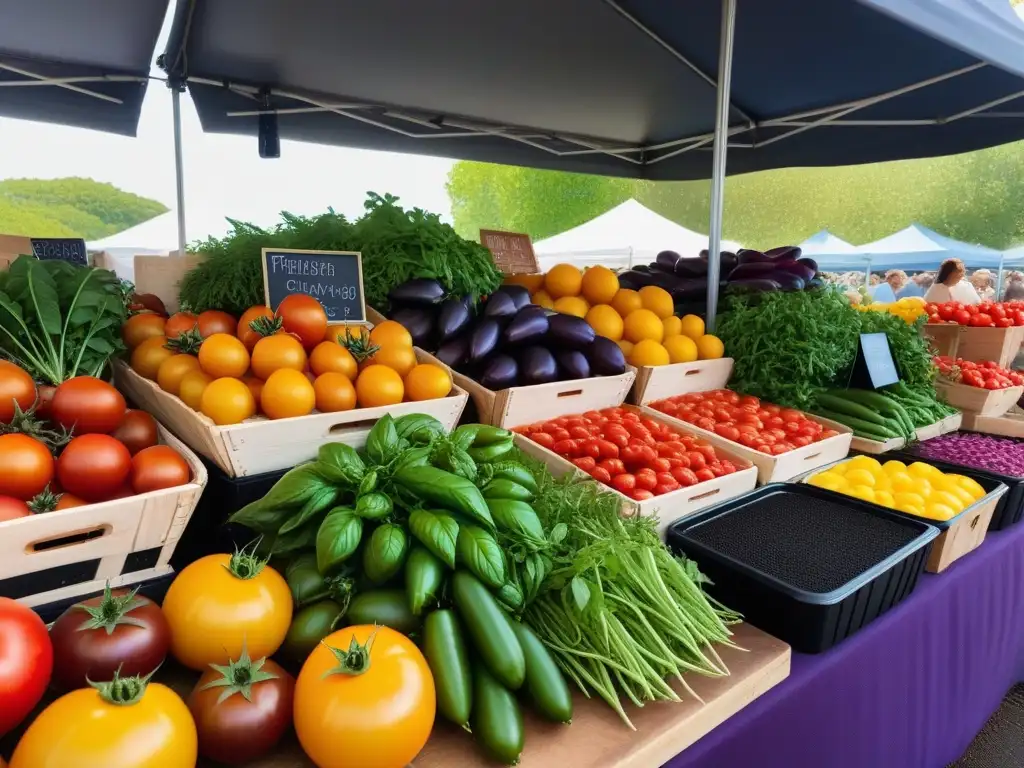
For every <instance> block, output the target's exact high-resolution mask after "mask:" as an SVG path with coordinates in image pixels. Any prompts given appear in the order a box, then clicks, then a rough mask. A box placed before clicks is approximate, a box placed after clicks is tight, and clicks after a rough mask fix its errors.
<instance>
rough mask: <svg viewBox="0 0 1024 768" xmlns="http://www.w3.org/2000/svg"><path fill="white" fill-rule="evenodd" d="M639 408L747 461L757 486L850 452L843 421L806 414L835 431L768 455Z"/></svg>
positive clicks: (848, 432) (777, 480) (850, 435)
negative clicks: (755, 470) (798, 445)
mask: <svg viewBox="0 0 1024 768" xmlns="http://www.w3.org/2000/svg"><path fill="white" fill-rule="evenodd" d="M642 410H643V412H644V415H645V416H653V417H660V418H661V420H662V421H664V422H665V423H666V424H671V425H672V426H673V427H675V428H676V429H683V430H686V431H687V432H692V433H693V434H695V435H699V436H700V437H703V438H704V439H705V440H707V441H708V442H709V443H711V444H712V445H714V446H715V448H719V447H721V448H724V449H726V450H728V451H730V452H732V453H733V454H735V455H737V456H739V457H740V458H742V459H744V460H745V461H748V462H750V463H751V464H753V465H754V466H755V467H757V482H758V483H759V484H761V485H765V484H767V483H781V482H783V481H784V480H791V479H792V478H794V477H798V476H799V475H803V474H805V473H807V472H810V471H812V470H814V469H817V468H818V467H823V466H825V465H826V464H832V463H834V462H836V461H838V460H840V459H843V458H846V456H847V455H848V454H849V453H850V445H851V440H852V438H853V430H851V429H850V428H849V427H848V426H846V425H845V424H839V423H838V422H835V421H829V420H828V419H823V418H821V417H819V416H814V415H811V414H806V415H807V418H809V419H810V420H811V421H816V422H818V423H819V424H821V425H822V426H824V427H825V428H826V429H834V430H835V431H836V432H838V433H839V434H838V435H836V436H835V437H830V438H828V439H826V440H821V441H819V442H817V443H811V444H810V445H805V446H803V447H802V448H794V449H793V450H792V451H788V452H786V453H782V454H779V455H778V456H769V455H768V454H765V453H761V452H760V451H755V450H754V449H753V448H747V447H746V446H745V445H740V444H739V443H735V442H733V441H732V440H726V439H725V438H724V437H720V436H719V435H717V434H715V433H714V432H709V431H708V430H706V429H700V428H699V427H695V426H694V425H693V424H689V423H687V422H685V421H681V420H680V419H677V418H675V417H673V416H669V415H667V414H664V413H662V412H661V411H656V410H654V409H653V408H651V407H649V406H644V407H643V408H642Z"/></svg>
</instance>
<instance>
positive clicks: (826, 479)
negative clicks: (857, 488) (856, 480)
mask: <svg viewBox="0 0 1024 768" xmlns="http://www.w3.org/2000/svg"><path fill="white" fill-rule="evenodd" d="M807 484H808V485H813V486H815V487H816V488H824V489H825V490H827V491H838V492H840V493H841V492H842V490H843V489H844V488H845V487H846V485H847V482H846V478H845V477H843V476H842V475H837V474H835V473H834V472H821V473H819V474H817V475H813V476H812V477H811V478H809V479H808V480H807Z"/></svg>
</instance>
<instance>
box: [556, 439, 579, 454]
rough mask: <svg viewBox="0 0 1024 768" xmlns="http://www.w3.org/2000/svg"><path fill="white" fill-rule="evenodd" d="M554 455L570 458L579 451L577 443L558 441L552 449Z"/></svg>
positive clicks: (574, 441)
mask: <svg viewBox="0 0 1024 768" xmlns="http://www.w3.org/2000/svg"><path fill="white" fill-rule="evenodd" d="M551 450H553V451H554V452H555V453H557V454H558V455H559V456H563V457H565V458H572V457H573V456H575V455H576V454H577V452H578V451H579V442H578V441H577V440H569V439H566V440H559V441H558V442H556V443H555V444H554V445H553V446H552V447H551Z"/></svg>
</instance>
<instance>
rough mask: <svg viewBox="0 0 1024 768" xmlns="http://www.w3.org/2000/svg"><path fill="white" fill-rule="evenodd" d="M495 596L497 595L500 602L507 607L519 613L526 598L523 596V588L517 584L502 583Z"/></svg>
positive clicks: (512, 611)
mask: <svg viewBox="0 0 1024 768" xmlns="http://www.w3.org/2000/svg"><path fill="white" fill-rule="evenodd" d="M495 597H497V598H498V602H499V603H501V604H502V605H503V606H505V608H507V609H508V610H509V611H510V612H511V613H518V612H519V611H521V610H522V609H523V604H524V600H525V598H524V597H523V590H521V589H520V588H519V587H518V586H517V585H515V584H512V583H506V584H502V585H501V588H500V589H499V590H498V593H497V595H495Z"/></svg>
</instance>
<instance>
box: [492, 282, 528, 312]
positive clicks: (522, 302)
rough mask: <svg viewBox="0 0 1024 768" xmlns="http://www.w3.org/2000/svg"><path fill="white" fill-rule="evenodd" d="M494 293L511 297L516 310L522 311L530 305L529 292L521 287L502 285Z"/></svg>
mask: <svg viewBox="0 0 1024 768" xmlns="http://www.w3.org/2000/svg"><path fill="white" fill-rule="evenodd" d="M495 293H507V294H508V295H509V296H511V297H512V301H513V302H514V303H515V305H516V309H522V308H523V307H525V306H528V305H529V304H530V292H529V291H528V290H526V288H525V287H524V286H522V285H503V286H501V288H499V289H498V290H496V291H495Z"/></svg>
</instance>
